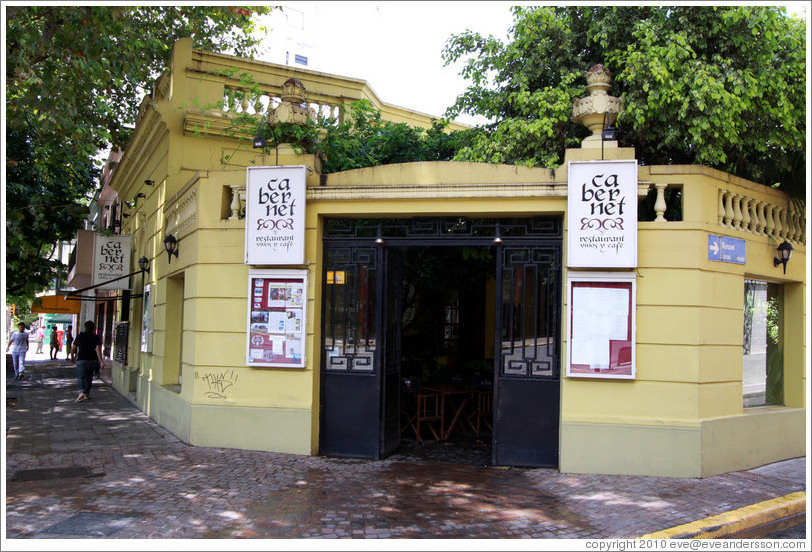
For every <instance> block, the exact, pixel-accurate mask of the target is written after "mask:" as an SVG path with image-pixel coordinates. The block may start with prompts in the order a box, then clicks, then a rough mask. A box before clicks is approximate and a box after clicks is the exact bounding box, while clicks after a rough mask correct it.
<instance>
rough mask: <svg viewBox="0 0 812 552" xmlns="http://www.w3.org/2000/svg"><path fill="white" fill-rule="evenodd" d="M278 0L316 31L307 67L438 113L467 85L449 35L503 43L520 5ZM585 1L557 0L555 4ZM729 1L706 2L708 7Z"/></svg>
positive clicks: (473, 120)
mask: <svg viewBox="0 0 812 552" xmlns="http://www.w3.org/2000/svg"><path fill="white" fill-rule="evenodd" d="M280 3H281V4H282V5H284V6H289V7H290V8H293V10H297V11H299V12H300V13H304V14H305V18H306V19H307V21H308V22H309V23H308V26H309V27H311V28H312V29H313V31H312V35H310V39H309V40H310V41H312V43H313V44H314V45H315V48H314V50H313V56H312V57H313V59H312V60H311V63H310V66H309V68H311V69H315V70H317V71H321V72H325V73H332V74H337V75H341V76H345V77H355V78H359V79H363V80H365V81H367V83H368V84H369V85H370V86H371V87H372V89H373V90H374V91H375V93H376V94H377V95H378V97H379V99H380V100H381V101H383V102H385V103H388V104H394V105H397V106H401V107H406V108H409V109H413V110H416V111H420V112H423V113H426V114H429V115H433V116H438V117H439V116H442V115H443V114H444V113H445V110H446V108H448V107H449V106H451V105H452V104H453V103H454V101H455V99H456V98H457V96H458V95H459V94H461V93H462V92H463V91H464V90H465V88H466V85H467V83H466V81H465V80H464V79H463V78H462V77H461V76H459V72H460V69H461V68H462V64H461V63H457V64H455V65H452V66H449V67H444V66H443V60H442V51H443V48H444V46H445V45H446V42H447V40H448V38H449V37H450V36H451V35H452V34H459V33H462V32H464V31H465V30H468V29H470V30H472V31H476V32H479V33H481V34H483V35H486V36H487V35H493V36H495V37H496V38H499V39H501V40H503V41H504V40H506V39H507V32H508V29H509V28H510V26H511V25H512V22H513V18H512V15H511V13H510V6H511V5H514V4H516V2H505V1H501V0H491V1H434V2H432V1H425V0H422V1H417V0H411V1H378V2H376V1H337V2H332V1H331V2H326V1H318V2H314V1H310V2H296V1H291V2H280ZM588 3H589V2H567V1H560V2H556V5H562V4H577V5H584V4H588ZM598 3H599V4H603V2H598ZM649 3H657V2H649ZM660 3H661V4H663V2H660ZM674 3H691V2H674ZM701 3H702V2H693V4H701ZM724 3H725V2H704V4H708V5H713V4H724ZM735 3H736V4H739V3H741V4H746V3H751V4H783V5H786V6H787V7H788V10H789V11H790V12H792V11H796V12H797V11H799V10H803V9H806V6H807V2H800V1H797V2H796V1H791V2H747V1H746V0H743V1H741V2H735ZM521 4H522V5H528V4H550V2H522V3H521ZM632 4H639V2H632ZM664 4H670V3H664ZM728 4H729V3H728ZM289 13H292V11H291V12H289ZM311 25H312V26H311ZM271 34H273V30H272V31H271ZM275 46H276V48H275V50H276V51H277V53H278V51H279V50H280V49H282V50H284V49H285V47H284V46H283V45H280V44H276V45H275ZM259 59H265V60H266V61H274V62H276V63H284V61H282V60H279V59H271V57H270V55H269V56H268V57H263V56H259ZM457 120H458V121H460V122H463V123H468V124H481V123H483V122H485V119H483V118H482V117H471V116H467V115H461V116H460V117H458V118H457Z"/></svg>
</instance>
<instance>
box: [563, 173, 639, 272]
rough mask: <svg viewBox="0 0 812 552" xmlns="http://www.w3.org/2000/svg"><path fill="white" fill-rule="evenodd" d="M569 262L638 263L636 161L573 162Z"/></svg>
mask: <svg viewBox="0 0 812 552" xmlns="http://www.w3.org/2000/svg"><path fill="white" fill-rule="evenodd" d="M567 207H568V212H567V218H568V224H567V243H568V247H567V266H568V267H570V268H636V267H637V160H635V159H630V160H619V161H577V162H576V161H573V162H571V163H570V164H569V190H568V201H567Z"/></svg>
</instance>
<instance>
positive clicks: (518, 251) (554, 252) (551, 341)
mask: <svg viewBox="0 0 812 552" xmlns="http://www.w3.org/2000/svg"><path fill="white" fill-rule="evenodd" d="M501 269H502V289H501V296H502V300H501V308H502V324H501V340H500V341H501V347H502V351H501V358H502V366H501V370H502V375H503V376H515V377H533V378H544V379H557V378H558V375H559V369H558V359H559V348H560V343H559V341H560V340H559V320H558V317H559V314H558V313H559V310H558V305H559V296H560V290H559V287H560V285H559V279H560V273H561V253H560V249H559V248H557V247H532V246H528V247H506V248H504V251H503V255H502V267H501Z"/></svg>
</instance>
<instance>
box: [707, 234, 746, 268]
mask: <svg viewBox="0 0 812 552" xmlns="http://www.w3.org/2000/svg"><path fill="white" fill-rule="evenodd" d="M708 260H709V261H721V262H723V263H734V264H745V263H746V262H747V246H746V244H745V241H744V240H741V239H738V238H729V237H727V236H714V235H712V234H709V235H708Z"/></svg>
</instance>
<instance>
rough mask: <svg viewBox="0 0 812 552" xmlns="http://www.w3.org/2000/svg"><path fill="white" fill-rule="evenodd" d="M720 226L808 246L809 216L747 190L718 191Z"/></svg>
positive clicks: (785, 204) (797, 207)
mask: <svg viewBox="0 0 812 552" xmlns="http://www.w3.org/2000/svg"><path fill="white" fill-rule="evenodd" d="M718 207H719V209H718V215H717V224H718V225H719V226H723V227H725V228H730V229H734V230H738V231H740V232H747V233H750V234H755V235H761V236H769V237H771V238H774V239H775V240H778V241H781V240H787V241H789V242H794V243H799V244H806V216H805V215H804V212H803V210H802V209H801V208H800V207H799V206H796V205H795V204H794V203H792V202H791V201H790V202H788V203H779V202H773V201H765V200H762V199H758V198H755V197H752V196H751V195H749V194H748V193H747V191H746V190H743V189H740V190H736V189H730V190H723V189H720V190H719V191H718Z"/></svg>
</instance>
